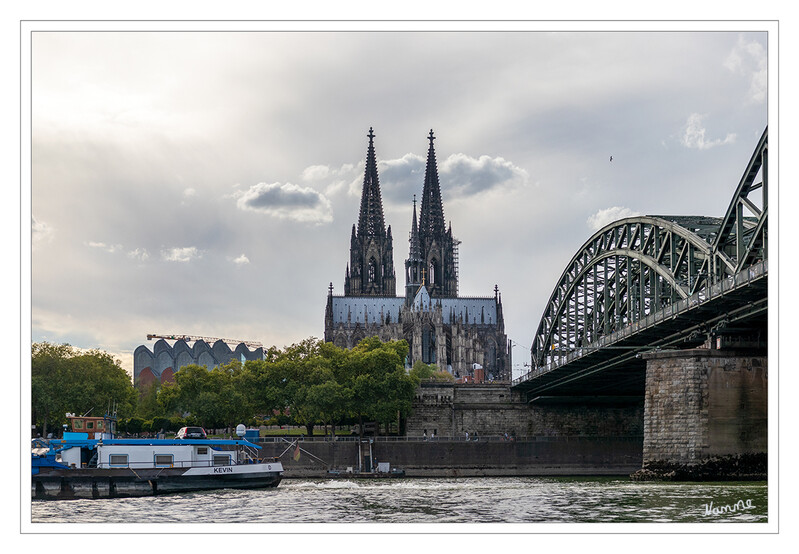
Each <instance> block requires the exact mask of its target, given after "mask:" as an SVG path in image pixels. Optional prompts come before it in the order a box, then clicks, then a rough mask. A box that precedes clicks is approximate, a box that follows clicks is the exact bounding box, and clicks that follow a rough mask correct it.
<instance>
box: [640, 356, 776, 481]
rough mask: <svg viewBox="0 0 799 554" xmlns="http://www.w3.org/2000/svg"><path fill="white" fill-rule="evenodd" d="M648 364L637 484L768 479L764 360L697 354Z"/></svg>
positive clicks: (658, 358)
mask: <svg viewBox="0 0 799 554" xmlns="http://www.w3.org/2000/svg"><path fill="white" fill-rule="evenodd" d="M642 357H643V358H644V359H645V360H646V364H647V365H646V392H645V397H644V451H643V468H642V470H641V471H639V472H637V473H636V474H634V475H633V478H634V479H650V478H651V479H663V478H665V479H675V480H682V479H691V480H716V479H736V480H741V479H765V478H766V469H767V463H766V460H767V453H768V367H767V362H768V358H767V357H766V356H765V355H753V354H752V353H746V352H743V351H739V352H735V351H725V350H716V349H711V348H697V349H692V350H682V351H662V352H651V353H646V354H642Z"/></svg>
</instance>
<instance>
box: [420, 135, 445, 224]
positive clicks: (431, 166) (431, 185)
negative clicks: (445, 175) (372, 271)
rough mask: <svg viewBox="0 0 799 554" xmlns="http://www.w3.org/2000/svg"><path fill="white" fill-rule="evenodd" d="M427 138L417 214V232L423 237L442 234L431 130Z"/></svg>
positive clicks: (439, 196) (440, 205)
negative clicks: (420, 206)
mask: <svg viewBox="0 0 799 554" xmlns="http://www.w3.org/2000/svg"><path fill="white" fill-rule="evenodd" d="M427 139H428V140H429V141H430V147H429V148H428V150H427V168H426V169H425V176H424V189H423V191H422V211H421V214H420V216H419V232H420V233H421V234H422V235H423V236H425V237H438V236H441V235H443V234H444V232H445V227H444V206H443V204H442V202H441V186H440V185H439V182H438V167H437V165H436V151H435V148H434V147H433V141H434V140H435V139H436V137H435V136H434V135H433V130H432V129H430V134H429V135H428V137H427Z"/></svg>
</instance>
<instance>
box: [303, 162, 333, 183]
mask: <svg viewBox="0 0 799 554" xmlns="http://www.w3.org/2000/svg"><path fill="white" fill-rule="evenodd" d="M329 175H330V168H329V167H328V166H326V165H312V166H309V167H306V168H305V169H303V171H302V176H301V177H302V180H303V181H320V180H323V179H327V177H328V176H329Z"/></svg>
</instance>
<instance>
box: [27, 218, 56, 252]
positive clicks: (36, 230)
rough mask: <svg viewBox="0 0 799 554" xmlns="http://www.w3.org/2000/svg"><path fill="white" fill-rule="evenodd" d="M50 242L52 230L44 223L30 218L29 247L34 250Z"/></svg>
mask: <svg viewBox="0 0 799 554" xmlns="http://www.w3.org/2000/svg"><path fill="white" fill-rule="evenodd" d="M52 240H53V228H52V227H51V226H50V225H48V224H47V223H45V222H44V221H39V220H38V219H36V218H35V217H31V243H32V244H31V246H32V247H33V248H36V247H37V246H38V245H40V244H44V243H46V242H50V241H52Z"/></svg>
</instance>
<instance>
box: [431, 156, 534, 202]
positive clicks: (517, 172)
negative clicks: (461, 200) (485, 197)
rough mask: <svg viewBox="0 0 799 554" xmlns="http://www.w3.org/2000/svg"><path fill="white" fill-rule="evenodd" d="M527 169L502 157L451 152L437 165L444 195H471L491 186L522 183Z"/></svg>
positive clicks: (497, 186) (486, 189) (498, 186)
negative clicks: (474, 155)
mask: <svg viewBox="0 0 799 554" xmlns="http://www.w3.org/2000/svg"><path fill="white" fill-rule="evenodd" d="M527 177H528V175H527V172H526V171H525V170H524V169H522V168H520V167H517V166H515V165H513V163H511V162H509V161H507V160H505V159H503V158H492V157H490V156H480V157H479V158H476V159H475V158H472V157H470V156H466V155H465V154H453V155H452V156H450V157H448V158H447V159H446V160H445V161H444V163H443V164H441V166H440V167H439V179H440V180H441V187H442V189H443V193H444V196H445V197H455V196H459V197H463V196H473V195H476V194H480V193H481V192H486V191H489V190H492V189H497V188H503V187H507V186H513V185H521V184H524V183H525V182H526V181H527Z"/></svg>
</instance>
